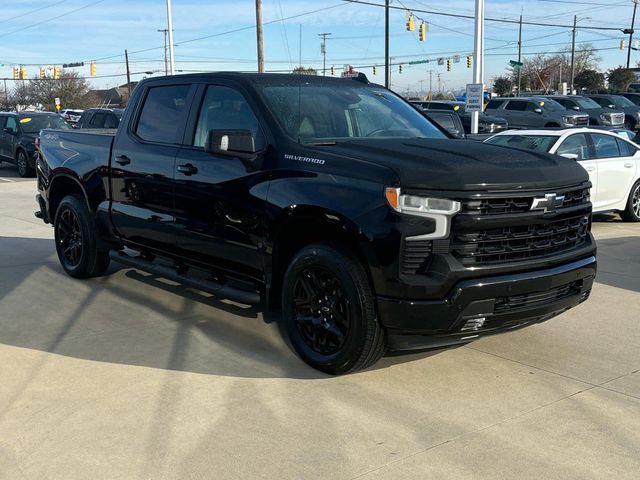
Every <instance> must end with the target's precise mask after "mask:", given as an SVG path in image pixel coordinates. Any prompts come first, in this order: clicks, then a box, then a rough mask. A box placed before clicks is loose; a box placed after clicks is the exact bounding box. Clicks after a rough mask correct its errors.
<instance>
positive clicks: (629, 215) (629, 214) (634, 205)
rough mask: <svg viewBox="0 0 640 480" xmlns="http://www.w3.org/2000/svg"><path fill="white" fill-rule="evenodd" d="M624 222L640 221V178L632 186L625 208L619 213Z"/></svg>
mask: <svg viewBox="0 0 640 480" xmlns="http://www.w3.org/2000/svg"><path fill="white" fill-rule="evenodd" d="M620 216H621V217H622V219H623V220H625V221H626V222H640V180H638V181H637V182H636V183H635V185H634V186H633V187H631V193H630V194H629V198H628V199H627V208H626V209H625V210H624V211H623V212H621V213H620Z"/></svg>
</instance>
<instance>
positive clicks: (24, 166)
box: [16, 150, 34, 177]
mask: <svg viewBox="0 0 640 480" xmlns="http://www.w3.org/2000/svg"><path fill="white" fill-rule="evenodd" d="M16 166H17V167H18V174H20V176H21V177H33V173H34V172H33V168H31V167H30V166H29V157H28V156H27V152H25V151H24V150H18V153H17V154H16Z"/></svg>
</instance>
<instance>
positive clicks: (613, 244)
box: [596, 225, 640, 292]
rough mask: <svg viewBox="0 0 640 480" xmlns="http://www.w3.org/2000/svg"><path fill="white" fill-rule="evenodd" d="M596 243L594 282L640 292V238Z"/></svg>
mask: <svg viewBox="0 0 640 480" xmlns="http://www.w3.org/2000/svg"><path fill="white" fill-rule="evenodd" d="M639 226H640V225H639ZM597 243H598V274H597V277H596V282H598V283H602V284H604V285H609V286H612V287H616V288H622V289H625V290H630V291H632V292H640V236H638V237H618V238H606V239H603V240H598V242H597Z"/></svg>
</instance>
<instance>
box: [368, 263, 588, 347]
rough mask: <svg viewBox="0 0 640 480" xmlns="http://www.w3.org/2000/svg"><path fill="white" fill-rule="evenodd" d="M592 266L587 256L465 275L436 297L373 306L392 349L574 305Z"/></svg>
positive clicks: (468, 336) (466, 335)
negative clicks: (483, 274)
mask: <svg viewBox="0 0 640 480" xmlns="http://www.w3.org/2000/svg"><path fill="white" fill-rule="evenodd" d="M596 267H597V263H596V259H595V257H593V256H591V257H588V258H585V259H582V260H578V261H574V262H571V263H567V264H564V265H560V266H557V267H553V268H548V269H544V270H537V271H533V272H525V273H514V274H508V275H500V276H495V277H487V278H479V279H473V280H465V281H462V282H459V283H458V284H456V286H455V287H454V288H453V289H452V290H451V292H450V294H449V295H448V296H447V297H446V298H444V299H442V300H436V301H423V300H407V299H393V298H386V297H380V296H379V297H378V311H379V314H380V319H381V322H382V324H383V325H384V326H385V327H386V328H387V329H388V332H389V336H390V344H391V347H392V348H394V349H411V348H422V347H425V346H437V345H445V344H454V343H462V342H467V341H470V340H473V339H475V338H478V337H480V336H482V335H489V334H494V333H500V332H503V331H507V330H511V329H514V328H519V327H523V326H526V325H529V324H532V323H538V322H542V321H544V320H548V319H549V318H551V317H553V316H555V315H558V314H560V313H562V312H564V311H565V310H568V309H569V308H572V307H575V306H576V305H578V304H580V303H581V302H583V301H585V300H586V299H587V298H588V297H589V293H590V292H591V288H592V286H593V281H594V279H595V275H596ZM481 319H484V322H483V323H482V325H481V326H479V327H478V324H479V323H481ZM479 320H480V321H479Z"/></svg>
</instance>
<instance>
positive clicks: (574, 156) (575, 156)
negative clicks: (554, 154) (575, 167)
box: [560, 153, 578, 160]
mask: <svg viewBox="0 0 640 480" xmlns="http://www.w3.org/2000/svg"><path fill="white" fill-rule="evenodd" d="M560 156H561V157H564V158H568V159H569V160H578V154H576V153H561V154H560Z"/></svg>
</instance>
